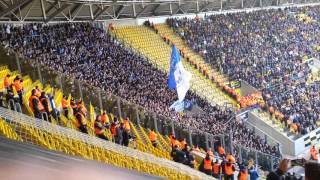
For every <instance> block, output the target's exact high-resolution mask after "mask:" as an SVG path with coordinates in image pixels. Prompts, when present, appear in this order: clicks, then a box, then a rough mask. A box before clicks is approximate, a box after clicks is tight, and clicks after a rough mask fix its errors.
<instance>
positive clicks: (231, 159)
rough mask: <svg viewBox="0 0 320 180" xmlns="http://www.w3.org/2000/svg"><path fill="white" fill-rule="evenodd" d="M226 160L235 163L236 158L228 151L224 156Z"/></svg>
mask: <svg viewBox="0 0 320 180" xmlns="http://www.w3.org/2000/svg"><path fill="white" fill-rule="evenodd" d="M226 160H227V162H229V161H230V162H231V163H236V159H235V158H234V157H233V155H232V153H228V154H227V156H226Z"/></svg>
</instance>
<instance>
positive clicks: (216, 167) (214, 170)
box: [213, 163, 220, 174]
mask: <svg viewBox="0 0 320 180" xmlns="http://www.w3.org/2000/svg"><path fill="white" fill-rule="evenodd" d="M213 173H214V174H219V173H220V165H219V164H218V163H214V164H213Z"/></svg>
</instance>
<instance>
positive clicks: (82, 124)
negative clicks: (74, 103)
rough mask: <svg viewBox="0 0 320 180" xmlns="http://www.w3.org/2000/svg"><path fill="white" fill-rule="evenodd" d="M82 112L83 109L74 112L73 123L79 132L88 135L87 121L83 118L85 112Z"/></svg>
mask: <svg viewBox="0 0 320 180" xmlns="http://www.w3.org/2000/svg"><path fill="white" fill-rule="evenodd" d="M83 111H84V109H83V108H81V109H77V110H76V112H77V113H76V115H75V116H76V119H75V123H76V126H77V128H79V130H80V131H81V132H83V133H86V134H88V129H87V120H86V118H85V116H86V112H83Z"/></svg>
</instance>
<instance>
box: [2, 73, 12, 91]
mask: <svg viewBox="0 0 320 180" xmlns="http://www.w3.org/2000/svg"><path fill="white" fill-rule="evenodd" d="M9 78H10V74H7V75H6V77H5V78H4V80H3V84H4V88H6V89H8V88H9V86H10V85H11V83H10V79H9Z"/></svg>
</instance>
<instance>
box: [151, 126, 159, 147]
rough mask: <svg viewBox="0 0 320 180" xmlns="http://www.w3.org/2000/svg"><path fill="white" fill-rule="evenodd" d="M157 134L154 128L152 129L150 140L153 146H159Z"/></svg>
mask: <svg viewBox="0 0 320 180" xmlns="http://www.w3.org/2000/svg"><path fill="white" fill-rule="evenodd" d="M157 136H158V134H157V133H155V132H154V130H153V129H151V131H150V141H151V143H152V145H153V147H157Z"/></svg>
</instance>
